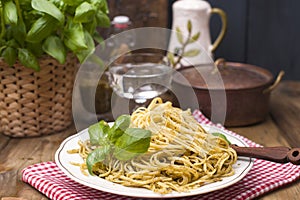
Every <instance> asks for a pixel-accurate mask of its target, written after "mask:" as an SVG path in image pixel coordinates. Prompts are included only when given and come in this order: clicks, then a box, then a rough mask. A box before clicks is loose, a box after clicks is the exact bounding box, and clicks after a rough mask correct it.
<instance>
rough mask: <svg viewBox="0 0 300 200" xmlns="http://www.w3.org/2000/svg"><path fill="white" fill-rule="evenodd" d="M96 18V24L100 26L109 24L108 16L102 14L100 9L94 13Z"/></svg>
mask: <svg viewBox="0 0 300 200" xmlns="http://www.w3.org/2000/svg"><path fill="white" fill-rule="evenodd" d="M96 19H97V24H98V26H102V27H109V26H110V19H109V17H108V16H107V15H106V14H104V13H103V12H102V11H98V12H97V13H96Z"/></svg>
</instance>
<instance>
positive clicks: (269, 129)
mask: <svg viewBox="0 0 300 200" xmlns="http://www.w3.org/2000/svg"><path fill="white" fill-rule="evenodd" d="M299 113H300V82H296V81H284V82H282V83H281V84H280V85H279V86H278V88H276V90H275V91H274V92H273V93H272V96H271V103H270V115H269V116H268V118H267V119H266V120H265V121H264V122H262V123H259V124H256V125H251V126H246V127H235V128H228V129H230V130H233V131H235V132H237V133H238V134H240V135H243V136H245V137H247V138H249V139H251V140H253V141H254V142H256V143H259V144H262V145H264V146H289V147H299V146H300V123H299V121H300V114H299ZM74 133H76V130H75V127H74V126H71V127H69V128H68V129H67V130H65V131H62V132H61V133H57V134H52V135H48V136H43V137H36V138H10V137H7V136H4V135H2V134H0V152H1V153H0V186H1V187H0V197H2V198H3V200H5V199H15V198H11V197H18V198H17V199H28V200H31V199H47V197H46V196H44V195H43V194H42V193H40V192H38V191H37V190H35V189H34V188H33V187H31V186H30V185H28V184H26V183H23V182H22V181H21V170H22V169H23V168H25V167H27V166H29V165H32V164H35V163H40V162H44V161H53V160H54V154H55V151H56V150H57V148H58V146H59V145H60V143H61V142H62V141H63V140H64V139H65V138H66V137H68V136H70V135H72V134H74ZM299 183H300V181H299V180H298V181H296V182H294V183H292V184H290V185H288V186H285V187H282V188H280V189H277V190H275V191H272V192H269V193H267V194H265V195H264V196H262V197H260V198H259V199H265V200H268V199H272V200H273V199H297V196H299V194H300V184H299Z"/></svg>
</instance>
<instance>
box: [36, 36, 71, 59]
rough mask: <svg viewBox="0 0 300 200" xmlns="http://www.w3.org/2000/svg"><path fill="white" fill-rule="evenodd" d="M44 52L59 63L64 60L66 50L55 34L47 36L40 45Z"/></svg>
mask: <svg viewBox="0 0 300 200" xmlns="http://www.w3.org/2000/svg"><path fill="white" fill-rule="evenodd" d="M42 48H43V50H44V52H46V53H47V54H48V55H50V56H52V57H53V58H55V59H56V60H58V62H60V63H61V64H63V63H65V62H66V57H67V52H66V49H65V46H64V44H63V43H62V41H61V39H60V38H59V37H57V36H50V37H48V38H47V39H46V40H45V42H44V43H43V46H42Z"/></svg>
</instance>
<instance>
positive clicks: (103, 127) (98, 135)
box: [88, 120, 109, 145]
mask: <svg viewBox="0 0 300 200" xmlns="http://www.w3.org/2000/svg"><path fill="white" fill-rule="evenodd" d="M108 130H109V125H108V124H107V123H106V122H105V121H103V120H101V121H100V122H98V123H96V124H94V125H91V126H90V127H89V129H88V132H89V136H90V142H91V144H92V145H106V144H108V143H109V142H108V139H107V135H108Z"/></svg>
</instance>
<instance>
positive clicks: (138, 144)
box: [114, 128, 151, 160]
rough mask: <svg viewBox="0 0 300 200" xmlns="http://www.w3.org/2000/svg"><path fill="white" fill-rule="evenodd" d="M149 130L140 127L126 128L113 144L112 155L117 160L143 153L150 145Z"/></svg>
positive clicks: (127, 158)
mask: <svg viewBox="0 0 300 200" xmlns="http://www.w3.org/2000/svg"><path fill="white" fill-rule="evenodd" d="M150 138H151V132H150V131H148V130H144V129H140V128H128V129H126V131H125V132H124V134H123V135H122V136H121V137H119V138H118V140H117V141H116V144H115V151H114V156H115V157H116V158H117V159H118V160H129V159H131V158H133V157H135V156H137V155H139V154H142V153H145V152H146V151H147V150H148V148H149V145H150Z"/></svg>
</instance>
